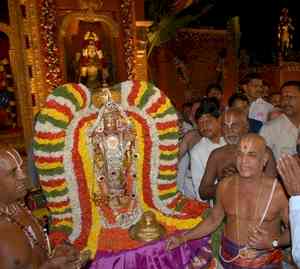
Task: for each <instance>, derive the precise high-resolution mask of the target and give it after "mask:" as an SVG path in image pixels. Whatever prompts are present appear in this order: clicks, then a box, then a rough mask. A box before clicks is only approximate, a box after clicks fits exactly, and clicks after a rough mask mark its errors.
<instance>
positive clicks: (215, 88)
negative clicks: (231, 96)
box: [206, 83, 223, 95]
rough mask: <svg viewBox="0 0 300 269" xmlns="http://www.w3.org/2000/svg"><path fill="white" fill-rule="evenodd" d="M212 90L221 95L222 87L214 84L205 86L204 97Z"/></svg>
mask: <svg viewBox="0 0 300 269" xmlns="http://www.w3.org/2000/svg"><path fill="white" fill-rule="evenodd" d="M212 89H214V90H218V91H219V92H221V93H223V89H222V87H221V86H220V85H219V84H216V83H214V84H209V85H208V86H207V88H206V95H208V94H209V93H210V92H211V90H212Z"/></svg>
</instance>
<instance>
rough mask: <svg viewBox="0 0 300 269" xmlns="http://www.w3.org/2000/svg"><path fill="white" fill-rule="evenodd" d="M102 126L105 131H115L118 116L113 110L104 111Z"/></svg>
mask: <svg viewBox="0 0 300 269" xmlns="http://www.w3.org/2000/svg"><path fill="white" fill-rule="evenodd" d="M103 127H104V131H105V132H107V133H110V132H116V131H117V129H118V117H117V115H115V114H114V112H110V113H106V114H105V115H104V116H103Z"/></svg>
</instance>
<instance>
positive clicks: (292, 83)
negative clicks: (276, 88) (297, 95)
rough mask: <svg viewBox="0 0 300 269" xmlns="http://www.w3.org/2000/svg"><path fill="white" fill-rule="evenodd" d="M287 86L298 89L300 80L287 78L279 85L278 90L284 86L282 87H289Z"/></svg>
mask: <svg viewBox="0 0 300 269" xmlns="http://www.w3.org/2000/svg"><path fill="white" fill-rule="evenodd" d="M289 86H293V87H297V88H298V90H299V91H300V80H289V81H286V82H284V83H283V84H282V86H281V87H280V91H281V90H282V89H283V88H284V87H289Z"/></svg>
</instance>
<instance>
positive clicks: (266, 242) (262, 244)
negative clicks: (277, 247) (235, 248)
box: [247, 227, 273, 250]
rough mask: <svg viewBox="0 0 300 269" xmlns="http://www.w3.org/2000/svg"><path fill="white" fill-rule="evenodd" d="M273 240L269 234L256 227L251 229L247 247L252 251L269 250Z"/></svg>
mask: <svg viewBox="0 0 300 269" xmlns="http://www.w3.org/2000/svg"><path fill="white" fill-rule="evenodd" d="M272 241H273V238H271V237H270V234H269V233H268V232H267V231H266V230H264V229H262V228H260V227H256V228H254V229H253V231H252V233H251V234H250V236H249V238H248V244H247V245H248V246H249V247H251V248H254V249H260V250H263V249H271V248H273V246H272Z"/></svg>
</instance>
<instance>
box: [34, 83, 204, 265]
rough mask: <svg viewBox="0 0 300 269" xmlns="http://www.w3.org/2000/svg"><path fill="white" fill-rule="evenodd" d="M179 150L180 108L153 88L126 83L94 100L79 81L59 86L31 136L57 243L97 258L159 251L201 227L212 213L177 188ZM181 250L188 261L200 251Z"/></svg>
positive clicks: (104, 92)
mask: <svg viewBox="0 0 300 269" xmlns="http://www.w3.org/2000/svg"><path fill="white" fill-rule="evenodd" d="M177 153H178V126H177V115H176V111H175V109H174V108H173V106H172V104H171V102H170V100H169V99H168V98H167V97H166V96H165V95H164V94H163V92H161V91H160V90H159V89H158V88H156V87H155V86H154V85H152V84H150V83H147V82H143V81H127V82H123V83H121V84H118V85H117V86H115V87H113V88H112V89H103V90H102V91H100V92H96V93H95V92H93V95H92V94H91V91H90V90H89V89H88V88H86V87H85V86H84V85H82V84H65V85H62V86H60V87H58V88H57V89H55V90H54V91H53V92H52V93H51V94H50V95H49V96H48V98H47V100H46V103H45V106H44V108H43V109H42V110H41V112H40V114H39V116H38V119H37V123H36V126H35V137H34V155H35V161H36V166H37V168H38V172H39V175H40V179H41V186H42V188H43V190H44V192H45V195H46V198H47V203H48V208H49V210H50V212H51V227H50V230H51V234H50V237H51V239H52V242H53V243H54V244H57V243H58V242H60V241H62V240H64V239H68V240H70V241H71V242H72V243H74V244H75V246H77V248H79V249H80V250H87V249H88V250H90V251H91V252H92V253H93V255H95V254H96V252H98V253H106V254H107V253H120V252H124V251H131V250H139V249H142V250H143V251H144V252H145V249H144V248H145V247H146V248H147V247H148V244H150V245H149V246H150V247H151V246H152V247H159V248H160V251H161V249H162V248H165V246H164V245H163V244H164V242H163V240H164V238H166V237H167V236H168V235H169V234H173V233H176V232H178V231H180V230H185V229H190V228H192V227H194V226H195V225H197V224H198V223H199V222H200V221H201V214H202V213H203V211H204V210H205V209H206V208H207V205H206V204H204V203H199V202H197V201H194V200H190V199H187V198H186V197H184V196H182V194H181V193H180V192H179V191H178V190H177V187H176V167H177ZM205 240H206V241H205ZM204 241H205V242H206V243H205V244H204V245H205V247H207V244H208V241H209V240H208V239H207V238H205V239H204ZM202 243H203V241H202ZM202 243H199V244H195V243H194V245H195V246H194V247H196V248H197V247H198V248H199V246H201V244H202ZM153 244H154V245H153ZM155 244H156V245H155ZM158 244H160V245H158ZM183 247H185V248H187V247H189V251H188V252H189V254H188V255H190V256H189V258H191V257H192V256H193V255H194V254H193V251H196V250H193V251H192V250H191V249H193V247H192V246H188V245H187V244H186V245H185V246H183ZM148 248H149V247H148ZM152 251H153V250H152ZM179 251H180V250H179ZM165 252H166V251H165ZM181 252H182V251H181ZM192 254H193V255H192ZM173 255H175V256H176V255H177V254H176V253H175V254H173ZM178 255H179V254H178ZM178 255H177V256H178ZM191 255H192V256H191ZM185 259H188V258H185ZM101 266H102V267H101ZM101 266H99V267H97V268H109V266H107V265H105V266H104V265H103V264H102V265H101ZM95 268H96V267H95ZM112 268H114V267H112ZM116 268H117V267H116ZM122 268H123V267H122ZM124 268H125V267H124ZM130 268H146V267H144V266H143V267H139V266H137V267H130ZM149 268H150V267H149ZM174 268H176V267H174ZM178 268H183V267H178ZM202 268H204V267H203V266H202ZM205 268H208V266H207V265H206V267H205Z"/></svg>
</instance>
